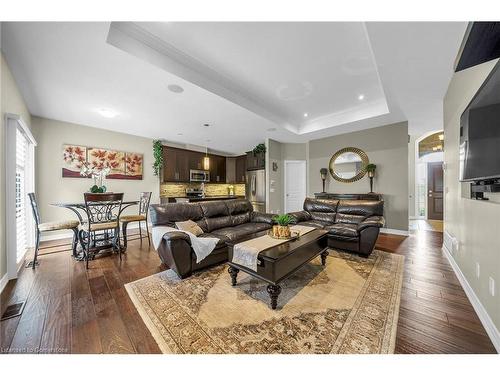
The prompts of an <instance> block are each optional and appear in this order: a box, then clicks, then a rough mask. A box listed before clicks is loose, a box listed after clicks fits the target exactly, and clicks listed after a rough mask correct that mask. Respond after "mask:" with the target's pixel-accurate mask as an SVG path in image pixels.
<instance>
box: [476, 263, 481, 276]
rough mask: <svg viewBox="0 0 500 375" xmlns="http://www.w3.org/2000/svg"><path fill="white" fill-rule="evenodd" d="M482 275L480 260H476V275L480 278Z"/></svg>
mask: <svg viewBox="0 0 500 375" xmlns="http://www.w3.org/2000/svg"><path fill="white" fill-rule="evenodd" d="M480 275H481V266H480V265H479V263H478V262H476V277H477V278H478V279H479V276H480Z"/></svg>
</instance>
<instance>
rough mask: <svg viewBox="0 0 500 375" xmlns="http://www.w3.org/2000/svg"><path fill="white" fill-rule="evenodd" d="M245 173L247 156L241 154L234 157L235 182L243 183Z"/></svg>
mask: <svg viewBox="0 0 500 375" xmlns="http://www.w3.org/2000/svg"><path fill="white" fill-rule="evenodd" d="M246 173H247V156H246V155H241V156H238V157H237V158H236V173H235V175H236V178H235V181H234V182H235V183H239V184H241V183H245V176H246Z"/></svg>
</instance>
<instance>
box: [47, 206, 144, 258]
mask: <svg viewBox="0 0 500 375" xmlns="http://www.w3.org/2000/svg"><path fill="white" fill-rule="evenodd" d="M137 204H139V201H138V200H133V201H124V202H122V205H121V208H120V211H119V215H121V213H122V212H123V210H125V209H126V208H127V207H131V206H135V205H137ZM51 206H55V207H62V208H67V209H68V210H71V211H73V212H74V213H75V214H76V216H77V217H78V220H79V221H80V223H82V224H83V223H84V222H85V220H84V218H83V216H82V214H85V210H86V208H85V202H55V203H51ZM79 242H80V246H79V247H78V249H77V253H75V254H74V257H75V259H76V260H79V261H82V260H84V254H83V251H82V243H81V241H79ZM120 246H121V245H120ZM108 247H111V245H109V246H108Z"/></svg>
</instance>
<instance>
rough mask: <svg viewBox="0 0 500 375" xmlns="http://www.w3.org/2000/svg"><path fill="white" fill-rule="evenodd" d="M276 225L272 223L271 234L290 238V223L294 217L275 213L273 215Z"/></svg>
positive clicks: (293, 220)
mask: <svg viewBox="0 0 500 375" xmlns="http://www.w3.org/2000/svg"><path fill="white" fill-rule="evenodd" d="M273 221H274V222H275V223H276V225H273V236H274V237H279V238H290V237H291V235H292V234H291V232H290V224H293V223H295V218H294V217H293V216H291V215H288V214H285V215H276V216H274V217H273Z"/></svg>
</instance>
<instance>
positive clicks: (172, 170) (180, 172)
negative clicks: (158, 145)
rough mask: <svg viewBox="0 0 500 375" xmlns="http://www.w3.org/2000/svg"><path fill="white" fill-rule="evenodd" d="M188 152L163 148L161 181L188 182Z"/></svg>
mask: <svg viewBox="0 0 500 375" xmlns="http://www.w3.org/2000/svg"><path fill="white" fill-rule="evenodd" d="M190 152H191V151H189V150H182V149H178V148H174V147H163V181H164V182H189V156H190Z"/></svg>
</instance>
